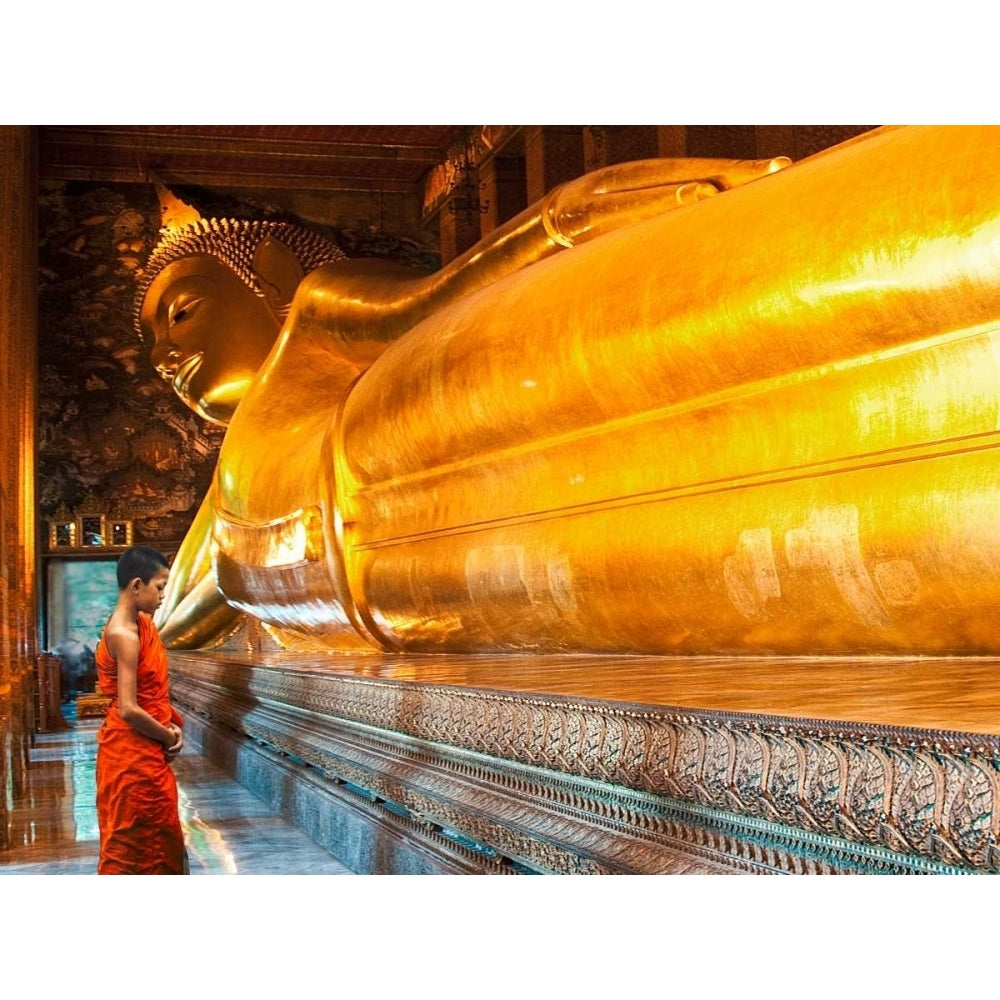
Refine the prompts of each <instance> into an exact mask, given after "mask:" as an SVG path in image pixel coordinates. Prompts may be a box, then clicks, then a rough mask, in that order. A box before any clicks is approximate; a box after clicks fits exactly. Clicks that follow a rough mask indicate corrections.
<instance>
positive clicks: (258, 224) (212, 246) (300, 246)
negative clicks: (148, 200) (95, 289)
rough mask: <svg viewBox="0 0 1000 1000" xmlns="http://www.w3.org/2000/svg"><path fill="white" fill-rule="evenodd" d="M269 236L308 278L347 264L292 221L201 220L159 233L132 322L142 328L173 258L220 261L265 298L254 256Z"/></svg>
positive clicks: (328, 245) (334, 247)
mask: <svg viewBox="0 0 1000 1000" xmlns="http://www.w3.org/2000/svg"><path fill="white" fill-rule="evenodd" d="M266 237H271V238H272V239H276V240H279V241H280V242H281V243H283V244H284V245H285V246H286V247H288V248H289V249H290V250H291V251H292V252H293V253H294V254H295V256H296V257H297V258H298V260H299V263H300V264H301V265H302V270H303V272H304V273H305V274H308V273H309V272H310V271H313V270H315V269H316V268H317V267H319V266H320V265H321V264H326V263H329V262H331V261H338V260H346V259H347V255H346V254H345V253H344V252H343V251H342V250H341V249H340V247H338V246H337V244H336V243H334V242H333V241H332V240H329V239H327V238H326V237H325V236H321V235H320V234H319V233H316V232H313V231H312V230H310V229H306V227H305V226H300V225H297V224H295V223H292V222H280V221H275V220H261V219H251V220H248V219H198V220H197V221H196V222H192V223H189V224H188V225H185V226H182V227H181V228H178V229H163V230H161V237H160V242H159V243H157V244H156V246H155V247H154V248H153V251H152V253H151V254H150V255H149V260H148V261H147V262H146V267H145V269H144V271H143V275H142V277H141V278H140V280H139V287H138V289H137V291H136V297H135V307H134V311H133V320H134V323H135V329H136V331H137V332H138V333H139V335H140V336H142V331H141V330H140V327H139V313H140V311H141V309H142V302H143V299H144V298H145V297H146V292H148V291H149V286H150V285H151V284H152V283H153V281H154V280H155V278H156V276H157V275H158V274H159V273H160V272H161V271H162V270H163V269H164V268H165V267H166V266H167V265H168V264H172V263H173V262H174V261H175V260H181V259H182V258H184V257H191V256H193V255H195V254H209V255H211V256H213V257H217V258H218V259H219V260H221V261H222V262H223V263H224V264H226V265H228V266H229V268H230V269H231V270H232V271H233V273H234V274H236V275H237V276H238V277H239V279H240V280H241V281H242V282H243V283H244V284H246V285H247V287H248V288H250V289H251V290H252V291H253V292H254V294H256V295H260V296H262V297H263V295H264V292H263V289H262V288H261V287H260V284H259V282H258V281H257V275H256V273H255V271H254V266H253V260H254V254H255V252H256V250H257V247H258V245H259V244H260V242H261V241H262V240H263V239H265V238H266Z"/></svg>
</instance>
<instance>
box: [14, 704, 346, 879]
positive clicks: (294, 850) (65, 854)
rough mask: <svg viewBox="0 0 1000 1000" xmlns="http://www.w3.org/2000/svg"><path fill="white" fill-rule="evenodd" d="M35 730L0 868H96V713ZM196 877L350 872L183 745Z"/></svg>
mask: <svg viewBox="0 0 1000 1000" xmlns="http://www.w3.org/2000/svg"><path fill="white" fill-rule="evenodd" d="M68 721H69V722H70V723H71V726H72V728H69V729H66V730H62V731H60V732H56V733H43V734H39V735H38V736H36V737H35V745H34V746H33V747H32V748H31V751H30V755H29V756H30V762H29V766H28V772H27V780H26V787H25V792H24V796H23V798H22V800H21V801H19V802H16V803H14V807H13V809H12V810H11V815H10V844H11V847H10V849H9V850H6V851H0V875H17V874H25V875H93V874H96V871H97V854H98V830H97V810H96V807H95V805H94V797H95V792H94V766H95V762H96V755H97V739H96V736H97V730H98V728H99V727H100V721H99V720H89V719H85V720H82V721H79V722H77V721H76V720H74V719H73V718H72V715H70V716H69V718H68ZM174 770H175V772H176V774H177V784H178V789H179V792H180V806H181V823H182V824H183V826H184V834H185V841H186V843H187V848H188V856H189V858H190V862H191V874H192V875H350V874H352V873H351V871H350V870H349V869H348V868H346V867H345V866H344V865H343V864H341V863H340V861H338V860H337V859H336V858H335V857H333V856H332V855H331V854H329V853H328V852H327V851H325V850H323V848H321V847H319V846H318V845H317V844H314V843H313V842H312V841H311V840H309V838H308V837H306V836H305V834H303V833H302V832H301V831H299V830H298V829H296V828H295V827H293V826H292V825H291V824H289V823H287V822H286V821H285V820H283V819H281V818H280V817H278V816H275V815H274V814H273V813H272V812H271V811H270V809H269V807H268V806H267V805H266V803H264V802H263V801H261V800H260V799H258V798H257V797H256V796H254V795H251V794H250V792H248V791H247V790H246V789H245V788H243V787H242V786H240V785H238V784H237V783H236V782H234V781H232V780H231V779H230V778H229V777H228V776H227V775H226V774H225V773H224V772H223V771H221V770H220V769H219V768H217V767H216V766H215V765H213V764H211V763H209V762H208V761H206V760H204V759H203V758H202V757H200V756H198V755H197V754H195V753H193V752H187V751H185V752H184V753H182V754H181V755H180V757H178V759H177V760H176V761H175V763H174Z"/></svg>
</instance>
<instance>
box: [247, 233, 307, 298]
mask: <svg viewBox="0 0 1000 1000" xmlns="http://www.w3.org/2000/svg"><path fill="white" fill-rule="evenodd" d="M253 269H254V271H256V273H257V278H258V280H259V281H260V287H261V290H262V291H263V292H264V299H265V300H266V301H267V304H268V305H269V306H270V307H271V311H272V312H273V313H274V314H275V315H276V316H279V317H284V316H285V315H286V314H287V312H288V307H289V306H290V305H291V304H292V297H293V296H294V295H295V289H296V288H298V287H299V282H300V281H301V280H302V279H303V277H304V276H305V272H304V271H303V270H302V265H301V264H300V263H299V259H298V257H296V256H295V253H294V252H293V251H292V250H290V249H289V248H288V247H287V246H285V244H284V243H282V242H281V240H276V239H275V238H274V237H273V236H265V237H264V239H262V240H261V241H260V243H258V244H257V249H256V250H255V251H254V255H253Z"/></svg>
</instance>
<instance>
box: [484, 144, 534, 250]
mask: <svg viewBox="0 0 1000 1000" xmlns="http://www.w3.org/2000/svg"><path fill="white" fill-rule="evenodd" d="M479 177H480V191H481V195H482V207H483V209H484V211H483V213H482V235H483V236H485V235H486V234H487V233H491V232H492V231H493V230H494V229H496V228H497V226H501V225H503V224H504V223H505V222H506V221H507V220H508V219H513V218H514V216H515V215H517V214H518V212H521V211H523V210H524V209H526V208H527V207H528V195H527V180H526V177H525V168H524V157H523V156H494V157H491V158H490V159H489V160H486V161H485V162H484V163H483V164H482V166H481V167H480V168H479Z"/></svg>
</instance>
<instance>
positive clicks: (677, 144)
mask: <svg viewBox="0 0 1000 1000" xmlns="http://www.w3.org/2000/svg"><path fill="white" fill-rule="evenodd" d="M998 167H1000V127H996V126H903V127H899V128H896V127H890V126H874V125H641V126H639V125H628V126H625V125H619V126H599V125H584V126H568V125H517V126H511V125H503V126H499V125H475V126H464V125H463V126H459V125H437V126H431V125H424V126H415V125H399V126H396V125H369V126H263V125H262V126H20V125H16V126H14V125H12V126H2V127H0V273H2V274H3V276H4V280H3V283H2V286H0V351H2V357H0V378H2V379H3V380H4V381H3V388H2V393H0V396H2V399H0V420H2V426H0V441H2V447H3V452H2V458H0V465H2V479H3V491H2V492H0V504H2V511H0V513H2V518H0V520H2V525H3V529H2V530H3V537H2V539H0V542H2V548H0V570H2V573H0V789H2V796H0V874H90V873H94V872H95V871H96V867H95V865H96V860H95V859H96V853H97V833H96V820H95V813H94V806H93V801H92V799H93V787H94V786H93V762H94V754H95V750H96V743H95V739H96V732H97V730H98V728H99V726H100V724H101V721H102V718H103V715H104V713H105V712H106V711H107V706H108V704H109V701H110V698H109V694H108V693H107V692H103V691H101V690H100V688H99V685H98V684H97V678H96V672H95V667H94V650H95V647H96V644H97V640H98V637H99V635H100V632H101V629H102V627H103V625H104V622H105V621H106V620H107V617H108V614H109V613H110V611H111V608H112V607H113V604H114V599H115V591H116V584H115V573H114V568H115V563H116V561H117V559H118V557H119V556H120V555H121V554H122V552H124V551H125V550H126V549H127V548H129V547H130V546H133V545H146V546H151V547H153V548H155V549H157V550H159V551H161V552H163V553H164V554H165V555H167V556H168V558H169V559H170V560H171V574H170V583H169V586H168V590H167V597H166V600H165V602H164V605H163V606H162V607H161V609H160V612H158V615H157V626H158V628H159V630H160V633H161V634H162V635H163V637H164V641H165V642H166V645H167V648H168V654H169V662H170V685H171V696H172V699H173V701H174V703H175V704H176V705H177V707H178V709H179V710H180V712H181V713H182V714H183V716H184V718H185V726H184V731H185V741H186V748H185V751H184V752H183V754H182V755H181V756H180V757H179V758H178V761H177V764H176V768H175V770H176V772H177V777H178V783H179V786H180V789H181V798H182V803H183V806H184V808H183V810H182V821H183V825H184V832H185V841H186V844H187V846H188V854H189V857H190V858H191V859H192V874H351V873H354V874H385V875H397V874H399V875H416V874H513V875H518V874H620V875H659V874H699V875H722V874H942V875H966V874H995V873H997V872H998V871H1000V805H998V798H1000V639H998V637H997V630H996V621H997V616H998V612H1000V532H998V530H997V524H998V523H1000V522H998V520H997V517H996V510H997V509H998V508H997V504H998V502H1000V476H998V475H997V471H996V469H997V463H996V460H995V459H996V450H995V449H996V448H997V447H998V446H1000V431H998V427H1000V281H998V280H997V279H998V278H1000V263H998V261H1000V257H998V255H997V253H996V249H995V248H996V245H997V233H998V232H1000V194H998V193H997V192H996V191H995V190H993V188H995V185H991V184H990V183H988V181H989V180H990V179H991V178H992V177H993V176H994V175H995V171H996V169H997V168H998Z"/></svg>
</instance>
